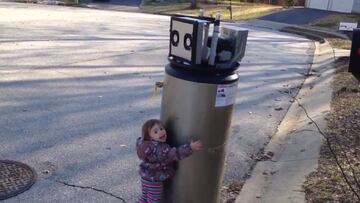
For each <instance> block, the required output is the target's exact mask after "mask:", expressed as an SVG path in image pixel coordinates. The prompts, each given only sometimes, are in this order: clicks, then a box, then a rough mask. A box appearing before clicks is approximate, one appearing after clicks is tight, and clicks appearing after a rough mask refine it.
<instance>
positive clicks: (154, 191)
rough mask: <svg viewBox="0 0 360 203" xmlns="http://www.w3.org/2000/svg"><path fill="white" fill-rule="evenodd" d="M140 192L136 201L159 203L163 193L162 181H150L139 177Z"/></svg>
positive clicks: (140, 202)
mask: <svg viewBox="0 0 360 203" xmlns="http://www.w3.org/2000/svg"><path fill="white" fill-rule="evenodd" d="M141 189H142V194H141V196H140V198H139V200H138V202H137V203H159V202H160V199H161V195H162V193H163V183H162V182H152V181H149V180H145V179H143V178H141Z"/></svg>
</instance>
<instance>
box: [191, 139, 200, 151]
mask: <svg viewBox="0 0 360 203" xmlns="http://www.w3.org/2000/svg"><path fill="white" fill-rule="evenodd" d="M190 147H191V149H192V150H194V151H198V150H202V149H203V144H202V142H201V141H200V140H198V141H192V140H191V142H190Z"/></svg>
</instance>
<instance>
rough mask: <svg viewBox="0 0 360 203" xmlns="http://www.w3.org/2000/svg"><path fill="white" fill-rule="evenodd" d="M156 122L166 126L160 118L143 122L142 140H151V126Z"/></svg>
mask: <svg viewBox="0 0 360 203" xmlns="http://www.w3.org/2000/svg"><path fill="white" fill-rule="evenodd" d="M156 124H158V125H161V126H164V124H163V123H162V122H161V121H160V120H158V119H150V120H147V121H146V122H145V123H144V124H143V126H142V133H141V138H142V140H151V137H150V134H149V132H150V130H151V128H152V127H153V126H154V125H156Z"/></svg>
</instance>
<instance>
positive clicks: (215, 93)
mask: <svg viewBox="0 0 360 203" xmlns="http://www.w3.org/2000/svg"><path fill="white" fill-rule="evenodd" d="M219 17H220V16H217V18H216V19H215V18H209V17H202V16H200V17H189V16H173V17H172V18H171V25H170V45H169V48H170V50H169V64H168V65H167V66H166V67H165V72H166V73H165V79H164V87H163V94H162V104H161V120H162V121H163V122H164V124H165V126H166V129H167V130H168V134H169V137H168V142H169V143H170V144H171V145H172V146H178V145H180V144H184V143H188V142H189V141H190V140H198V139H200V140H201V141H202V142H203V145H204V149H203V150H202V151H199V152H195V153H194V155H192V156H190V157H189V158H186V159H184V160H181V161H180V162H179V163H178V164H177V168H176V175H175V177H173V178H172V179H171V180H170V181H169V182H168V183H165V184H166V185H165V192H164V197H163V202H165V203H218V202H219V190H220V187H221V182H222V176H223V169H224V162H225V155H226V141H227V137H228V131H229V127H230V123H231V115H232V111H233V106H234V102H235V98H236V92H237V84H238V80H239V77H238V74H237V73H236V72H235V71H236V70H237V68H238V67H239V61H240V60H241V59H242V58H243V57H244V53H245V47H246V41H247V35H248V31H247V30H244V29H240V28H238V27H232V26H224V27H221V28H220V20H219ZM210 30H212V31H213V34H212V35H211V36H209V31H210Z"/></svg>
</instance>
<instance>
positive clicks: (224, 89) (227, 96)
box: [215, 82, 237, 107]
mask: <svg viewBox="0 0 360 203" xmlns="http://www.w3.org/2000/svg"><path fill="white" fill-rule="evenodd" d="M236 90H237V82H236V83H233V84H227V85H218V86H217V91H216V100H215V107H221V106H229V105H231V104H234V103H235V98H236Z"/></svg>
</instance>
